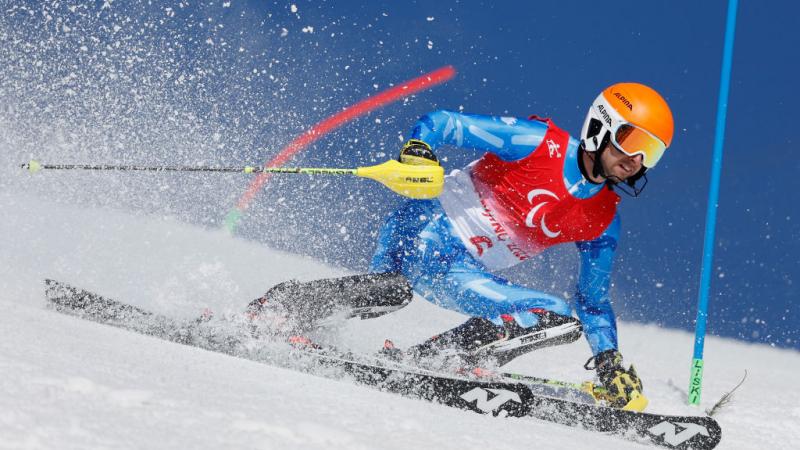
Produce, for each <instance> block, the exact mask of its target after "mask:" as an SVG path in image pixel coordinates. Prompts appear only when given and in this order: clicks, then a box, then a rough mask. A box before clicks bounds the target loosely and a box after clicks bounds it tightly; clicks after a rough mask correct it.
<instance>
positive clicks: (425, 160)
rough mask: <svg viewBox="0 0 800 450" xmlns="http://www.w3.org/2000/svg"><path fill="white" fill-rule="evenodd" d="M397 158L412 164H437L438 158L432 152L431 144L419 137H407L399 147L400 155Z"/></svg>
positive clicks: (404, 162)
mask: <svg viewBox="0 0 800 450" xmlns="http://www.w3.org/2000/svg"><path fill="white" fill-rule="evenodd" d="M397 160H398V161H400V162H401V163H403V164H409V165H412V166H438V165H439V159H438V158H436V155H434V154H433V150H432V149H431V146H430V145H428V143H427V142H424V141H420V140H419V139H409V140H408V142H406V143H405V144H404V145H403V148H402V149H400V157H399V158H397Z"/></svg>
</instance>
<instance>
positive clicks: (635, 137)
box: [614, 124, 667, 168]
mask: <svg viewBox="0 0 800 450" xmlns="http://www.w3.org/2000/svg"><path fill="white" fill-rule="evenodd" d="M614 144H615V145H616V146H617V148H619V149H620V150H622V151H623V152H625V153H626V154H628V155H629V156H636V155H642V162H643V163H644V166H645V167H647V168H652V167H655V165H656V164H657V163H658V160H659V159H661V156H662V155H664V151H665V150H666V149H667V146H666V145H664V143H663V142H661V139H658V138H657V137H655V136H653V135H652V134H650V133H648V132H647V131H645V130H643V129H641V128H637V127H635V126H633V125H630V124H624V125H620V127H619V128H617V131H616V133H614Z"/></svg>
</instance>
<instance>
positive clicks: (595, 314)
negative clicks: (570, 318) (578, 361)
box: [575, 214, 620, 355]
mask: <svg viewBox="0 0 800 450" xmlns="http://www.w3.org/2000/svg"><path fill="white" fill-rule="evenodd" d="M619 231H620V220H619V214H617V215H616V216H614V220H613V221H612V222H611V224H610V225H609V226H608V228H607V229H606V231H605V232H603V234H602V235H600V237H598V238H597V239H595V240H592V241H585V242H578V243H577V246H578V251H579V253H580V258H581V267H580V276H579V279H578V286H577V292H576V294H575V310H576V312H577V314H578V318H580V320H581V322H582V323H583V330H584V333H585V334H586V340H588V341H589V346H591V347H592V354H594V355H597V354H598V353H601V352H604V351H606V350H617V321H616V318H615V317H614V311H613V310H612V308H611V301H610V299H609V295H608V294H609V288H610V285H611V266H612V264H613V262H614V253H615V251H616V249H617V241H618V240H619Z"/></svg>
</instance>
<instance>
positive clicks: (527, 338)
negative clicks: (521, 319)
mask: <svg viewBox="0 0 800 450" xmlns="http://www.w3.org/2000/svg"><path fill="white" fill-rule="evenodd" d="M530 312H532V313H534V314H536V315H537V316H539V321H538V323H537V324H536V325H535V326H533V327H527V328H526V327H522V326H520V325H519V324H518V323H517V322H516V320H514V318H513V317H511V316H510V315H507V314H503V315H502V316H500V317H501V319H502V325H496V324H495V323H494V322H492V321H490V320H488V319H484V318H482V317H472V318H470V319H469V320H467V321H466V322H464V323H463V324H461V325H459V326H457V327H455V328H453V329H450V330H448V331H445V332H444V333H441V334H439V335H437V336H433V337H431V338H430V339H428V340H427V341H425V342H423V343H421V344H419V345H416V346H414V347H411V348H410V349H409V353H410V354H411V355H412V356H414V357H415V358H417V359H419V358H430V357H432V356H435V355H437V354H439V353H441V352H442V351H444V350H445V349H456V350H457V351H459V352H461V357H462V358H463V359H464V360H465V361H466V362H468V363H471V364H473V365H475V366H480V365H482V364H485V363H487V362H488V363H490V364H494V365H497V366H502V365H505V364H507V363H508V362H510V361H511V360H512V359H514V358H516V357H518V356H520V355H523V354H525V353H527V352H530V351H533V350H536V349H539V348H542V347H548V346H551V345H558V344H565V343H569V342H573V341H575V340H576V339H578V338H579V337H580V336H581V329H582V328H581V323H580V321H578V319H575V318H573V317H570V316H564V315H561V314H557V313H554V312H552V311H547V310H544V309H540V308H534V309H531V310H530Z"/></svg>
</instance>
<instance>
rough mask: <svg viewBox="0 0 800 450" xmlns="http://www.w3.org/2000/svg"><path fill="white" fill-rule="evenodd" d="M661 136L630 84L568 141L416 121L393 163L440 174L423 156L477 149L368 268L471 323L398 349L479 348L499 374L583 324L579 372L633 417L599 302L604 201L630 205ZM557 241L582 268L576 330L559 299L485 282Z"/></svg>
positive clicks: (408, 217) (451, 115)
mask: <svg viewBox="0 0 800 450" xmlns="http://www.w3.org/2000/svg"><path fill="white" fill-rule="evenodd" d="M672 135H673V119H672V113H671V111H670V109H669V106H668V105H667V103H666V101H665V100H664V99H663V98H662V97H661V96H660V95H659V94H658V93H657V92H656V91H654V90H653V89H651V88H649V87H647V86H645V85H642V84H638V83H618V84H615V85H613V86H610V87H609V88H607V89H605V90H604V91H603V92H602V93H601V94H600V95H598V96H597V98H596V99H595V101H594V103H593V104H592V106H591V108H590V110H589V112H588V114H587V116H586V120H585V122H584V124H583V129H582V131H581V139H580V140H576V139H574V138H572V137H571V136H570V135H569V134H567V132H565V131H563V130H562V129H560V128H558V127H557V126H556V125H555V124H554V123H553V122H552V121H551V120H549V119H542V118H539V117H536V116H532V117H531V118H529V119H528V120H525V119H518V118H509V117H497V116H482V115H471V114H461V113H457V112H452V111H436V112H433V113H430V114H428V115H425V116H423V117H422V118H421V119H419V121H418V122H417V124H416V125H415V126H414V128H413V131H412V135H411V139H410V140H408V142H406V144H405V145H404V146H403V147H402V150H401V151H400V157H399V159H400V161H401V162H403V163H406V164H439V162H438V159H437V157H436V156H435V154H434V150H436V149H437V148H439V147H440V146H443V145H448V146H454V147H461V148H469V149H476V150H480V151H485V152H486V153H485V154H484V155H483V156H482V157H481V158H479V159H478V160H476V161H474V162H472V163H471V164H469V165H468V166H467V167H465V168H464V169H462V170H454V171H453V172H452V173H450V174H449V175H448V176H447V178H446V182H445V187H444V192H443V193H442V195H441V196H440V197H439V198H438V199H436V200H411V201H409V202H407V203H406V204H405V205H404V206H402V207H401V208H400V209H399V210H397V211H396V212H394V213H393V214H392V215H391V217H390V218H389V219H388V221H387V222H386V223H385V225H384V226H383V228H382V230H381V232H380V236H379V240H378V246H377V250H376V252H375V254H374V256H373V258H372V263H371V271H372V272H375V273H400V274H403V275H405V277H406V278H407V279H408V280H409V282H410V284H411V286H412V287H413V289H414V291H415V292H417V293H418V294H419V295H421V296H422V297H424V298H425V299H427V300H428V301H430V302H432V303H434V304H436V305H439V306H442V307H444V308H448V309H452V310H455V311H459V312H461V313H464V314H466V315H468V316H470V317H471V318H470V319H469V320H467V321H466V322H465V323H463V324H462V325H459V326H457V327H455V328H453V329H451V330H448V331H445V332H444V333H441V334H439V335H438V336H434V337H432V338H430V339H429V340H427V341H426V342H423V343H422V344H419V345H417V346H415V347H413V348H411V349H410V350H409V353H411V354H413V355H415V356H426V355H431V354H435V353H437V352H439V351H441V350H444V349H448V348H456V349H458V350H460V351H463V352H476V353H481V352H487V351H488V352H491V353H492V354H494V355H495V356H496V357H497V359H498V361H499V362H500V363H501V364H502V363H504V362H507V361H508V360H510V359H511V358H513V357H515V356H518V355H519V354H522V353H524V352H526V351H529V350H532V349H534V348H538V347H541V346H544V345H553V344H558V343H563V342H570V341H573V340H575V339H577V338H578V337H579V336H580V333H581V325H582V328H583V332H584V333H585V335H586V338H587V340H588V342H589V345H590V347H591V350H592V353H593V355H594V356H593V358H592V359H590V360H589V361H588V362H587V363H586V365H585V367H586V368H587V369H588V370H591V369H592V368H594V369H596V371H597V375H598V378H599V380H600V381H601V383H602V384H603V386H604V387H605V388H606V389H607V398H606V400H607V401H608V402H609V403H610V404H612V405H614V406H618V407H625V406H626V405H629V404H632V403H634V402H636V403H637V404H638V405H640V406H639V407H637V409H638V408H643V407H644V406H643V405H646V403H647V400H646V398H645V397H644V396H643V395H642V382H641V380H640V379H639V377H638V375H637V374H636V371H635V370H634V368H633V366H630V367H629V368H627V369H626V368H625V367H624V366H623V364H622V354H621V353H620V352H619V347H618V343H617V328H616V322H615V317H614V312H613V310H612V307H611V301H610V299H609V283H610V275H611V268H612V262H613V259H614V252H615V250H616V247H617V242H618V241H619V235H620V218H619V213H618V212H617V204H618V203H619V201H620V197H619V196H618V195H617V193H616V191H617V190H621V191H623V192H626V193H628V194H630V195H632V196H638V195H639V193H640V192H641V189H642V188H643V187H644V185H645V184H646V182H647V178H646V172H647V171H648V170H649V169H652V168H653V167H655V165H656V163H658V161H659V159H660V158H661V156H662V155H663V153H664V151H665V150H666V148H667V147H668V146H669V145H670V143H671V141H672ZM568 242H574V243H575V244H576V245H577V248H578V252H579V254H580V260H581V264H580V270H579V281H578V284H577V290H576V293H575V297H574V298H575V310H576V313H577V316H578V318H579V319H580V322H578V320H577V319H575V318H573V317H572V316H571V312H572V308H571V306H570V305H569V304H568V303H567V302H566V301H565V300H564V299H562V298H560V297H557V296H554V295H550V294H547V293H544V292H540V291H538V290H534V289H531V288H528V287H524V286H521V285H518V284H514V283H511V282H509V281H507V280H505V279H503V278H501V277H499V276H497V275H495V272H496V271H498V270H500V269H504V268H507V267H510V266H513V265H515V264H518V263H520V262H522V261H525V260H527V259H529V258H531V257H532V256H534V255H536V254H538V253H540V252H542V251H543V250H545V249H547V248H549V247H551V246H554V245H557V244H563V243H568ZM592 364H593V366H594V367H591V365H592Z"/></svg>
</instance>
